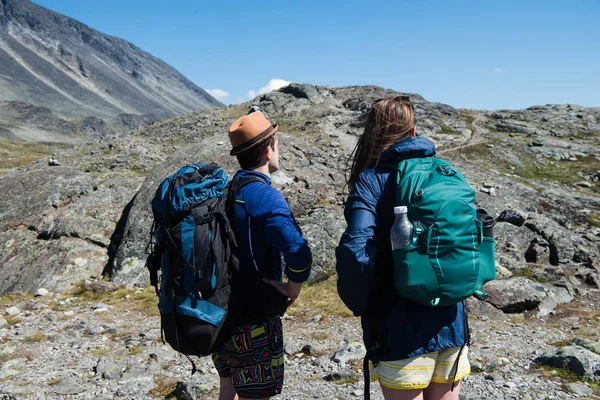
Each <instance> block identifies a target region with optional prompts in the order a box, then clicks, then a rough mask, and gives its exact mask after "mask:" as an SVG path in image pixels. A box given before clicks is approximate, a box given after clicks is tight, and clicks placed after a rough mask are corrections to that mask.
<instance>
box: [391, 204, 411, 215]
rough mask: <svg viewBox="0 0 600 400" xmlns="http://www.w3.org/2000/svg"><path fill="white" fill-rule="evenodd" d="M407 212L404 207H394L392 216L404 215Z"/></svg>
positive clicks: (406, 208)
mask: <svg viewBox="0 0 600 400" xmlns="http://www.w3.org/2000/svg"><path fill="white" fill-rule="evenodd" d="M407 212H408V207H406V206H398V207H394V214H406V213H407Z"/></svg>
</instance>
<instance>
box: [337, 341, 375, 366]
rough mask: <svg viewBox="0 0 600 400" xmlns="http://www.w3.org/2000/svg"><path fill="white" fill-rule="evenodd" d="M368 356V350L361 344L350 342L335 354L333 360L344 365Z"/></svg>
mask: <svg viewBox="0 0 600 400" xmlns="http://www.w3.org/2000/svg"><path fill="white" fill-rule="evenodd" d="M366 354H367V350H366V349H365V346H364V345H363V344H362V343H361V342H348V343H345V344H344V345H343V346H342V347H340V348H339V349H338V351H336V352H335V354H334V355H333V357H331V360H332V361H334V362H336V363H339V364H342V365H343V364H346V363H347V362H348V361H350V360H360V359H363V358H364V357H365V355H366Z"/></svg>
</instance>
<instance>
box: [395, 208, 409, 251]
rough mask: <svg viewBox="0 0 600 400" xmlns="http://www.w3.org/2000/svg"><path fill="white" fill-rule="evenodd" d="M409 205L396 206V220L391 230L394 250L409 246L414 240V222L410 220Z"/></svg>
mask: <svg viewBox="0 0 600 400" xmlns="http://www.w3.org/2000/svg"><path fill="white" fill-rule="evenodd" d="M407 213H408V207H406V206H399V207H394V215H395V217H396V218H395V220H394V224H393V225H392V229H391V231H390V240H391V242H392V250H400V249H404V248H406V247H408V246H409V245H410V244H411V242H412V233H413V224H412V223H411V222H410V221H409V220H408V214H407Z"/></svg>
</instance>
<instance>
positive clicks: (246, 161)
mask: <svg viewBox="0 0 600 400" xmlns="http://www.w3.org/2000/svg"><path fill="white" fill-rule="evenodd" d="M253 111H254V110H251V112H250V113H249V114H247V115H245V116H243V117H241V118H239V119H238V120H236V121H235V122H234V123H233V124H232V125H231V127H230V128H229V140H230V142H231V146H232V149H231V153H230V154H231V155H232V156H236V157H237V159H238V162H239V164H240V167H241V169H240V170H239V171H238V172H237V173H236V174H235V176H234V178H233V180H232V183H231V186H236V185H237V187H239V188H240V189H239V190H238V191H237V195H236V198H235V205H234V213H235V218H234V220H233V221H232V222H233V225H234V226H235V232H236V239H237V243H238V253H237V256H238V258H239V261H240V273H239V277H240V279H239V282H240V285H239V287H238V289H237V290H238V291H239V293H238V294H239V297H240V300H241V301H240V302H239V303H240V304H241V306H240V307H241V310H239V311H240V312H239V315H240V317H238V318H237V319H236V321H235V324H234V328H233V330H232V334H231V338H226V339H225V341H224V343H223V345H222V346H221V348H220V349H219V350H218V351H217V352H216V353H215V354H213V362H214V364H215V367H216V368H217V370H218V372H219V377H220V378H221V380H220V394H219V399H220V400H225V399H227V400H231V399H234V398H236V395H237V396H238V397H237V398H239V399H245V398H250V399H267V398H270V397H272V396H274V395H277V394H279V393H281V389H282V386H283V371H284V357H283V330H282V325H281V315H282V314H283V313H284V312H285V310H286V309H287V307H288V306H289V305H291V304H292V303H293V302H294V300H296V299H297V298H298V295H299V294H300V289H301V288H302V283H303V282H304V281H306V279H308V276H309V274H310V267H311V264H312V253H311V251H310V248H309V247H308V243H307V241H306V239H304V237H303V236H302V231H301V230H300V227H299V226H298V224H297V223H296V220H295V218H294V216H293V214H292V212H291V210H290V208H289V206H288V204H287V202H286V201H285V199H284V197H283V195H282V194H281V193H280V192H279V191H278V190H277V189H275V188H274V187H272V186H271V173H273V172H275V171H277V169H279V149H278V139H277V136H276V135H275V134H276V133H277V130H278V126H277V124H275V125H273V124H271V123H270V122H269V121H268V120H267V118H265V116H264V115H263V114H262V113H261V112H260V111H258V112H253ZM244 180H246V182H244ZM232 219H233V216H232ZM282 255H283V259H284V260H285V275H286V276H287V278H288V281H287V282H283V281H282V277H283V268H282V260H281V258H282V257H281V256H282Z"/></svg>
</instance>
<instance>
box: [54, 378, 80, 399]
mask: <svg viewBox="0 0 600 400" xmlns="http://www.w3.org/2000/svg"><path fill="white" fill-rule="evenodd" d="M85 391H86V389H85V387H83V385H81V384H80V383H79V382H77V380H76V379H75V378H72V377H67V378H65V379H63V380H61V381H60V382H59V383H58V384H56V385H55V386H54V388H53V389H52V392H53V393H56V394H60V395H72V394H79V393H83V392H85Z"/></svg>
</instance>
